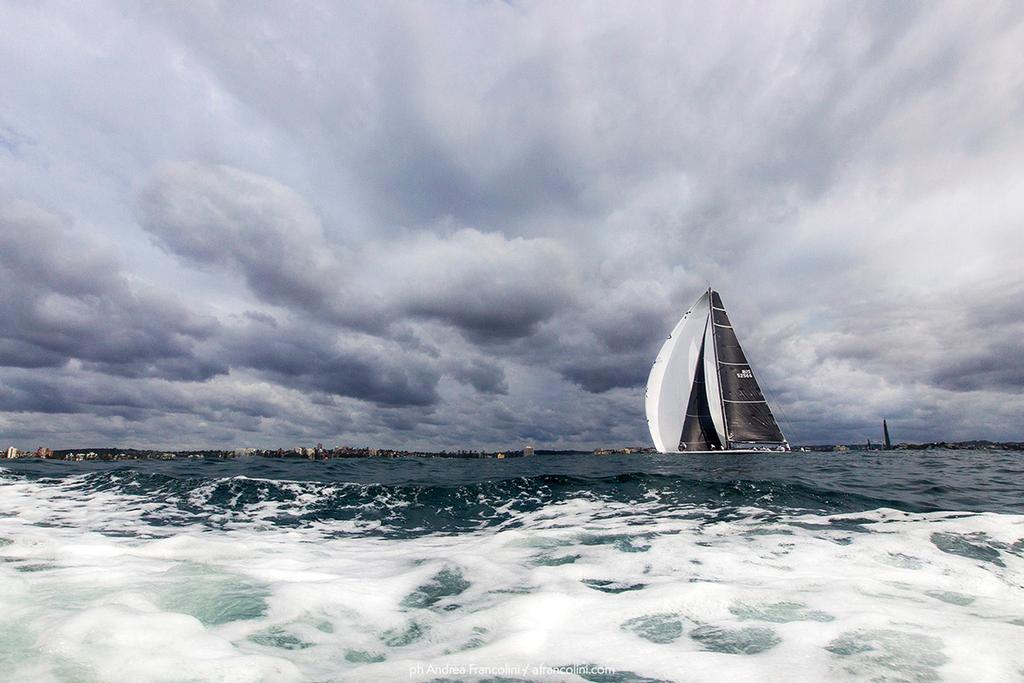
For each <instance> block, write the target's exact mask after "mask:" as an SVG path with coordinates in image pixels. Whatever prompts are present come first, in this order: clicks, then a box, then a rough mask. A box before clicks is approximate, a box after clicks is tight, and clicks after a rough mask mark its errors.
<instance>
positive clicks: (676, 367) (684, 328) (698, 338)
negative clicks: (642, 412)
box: [645, 292, 711, 453]
mask: <svg viewBox="0 0 1024 683" xmlns="http://www.w3.org/2000/svg"><path fill="white" fill-rule="evenodd" d="M710 314H711V298H710V293H709V292H705V293H704V294H703V295H702V296H701V297H700V298H699V299H697V303H695V304H694V305H693V308H691V309H690V310H689V311H687V312H686V314H685V315H684V316H683V317H682V319H680V321H679V322H678V323H677V324H676V326H675V328H674V329H673V330H672V334H670V335H669V337H668V339H667V340H666V341H665V343H664V344H663V345H662V347H661V351H659V352H658V357H657V358H656V359H655V361H654V365H653V366H652V367H651V374H650V376H649V377H648V379H647V395H646V399H645V408H646V412H647V427H648V429H650V431H651V439H652V440H653V441H654V447H655V448H656V449H657V450H658V451H660V452H662V453H665V452H668V451H675V450H678V449H679V443H680V441H681V440H682V433H683V422H684V420H685V417H686V413H687V409H688V408H689V406H690V395H691V390H692V388H693V383H694V382H693V381H694V379H695V377H696V374H697V365H698V361H699V360H700V359H701V355H700V352H701V349H702V348H703V346H704V336H705V330H706V329H707V328H708V318H709V316H710Z"/></svg>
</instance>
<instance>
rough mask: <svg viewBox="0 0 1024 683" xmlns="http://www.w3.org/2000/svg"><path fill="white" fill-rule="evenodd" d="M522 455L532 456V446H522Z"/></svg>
mask: <svg viewBox="0 0 1024 683" xmlns="http://www.w3.org/2000/svg"><path fill="white" fill-rule="evenodd" d="M523 455H524V456H527V455H533V446H523Z"/></svg>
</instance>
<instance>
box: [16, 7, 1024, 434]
mask: <svg viewBox="0 0 1024 683" xmlns="http://www.w3.org/2000/svg"><path fill="white" fill-rule="evenodd" d="M1021 45H1024V6H1022V5H1021V4H1019V3H1006V4H1002V3H983V4H977V3H966V2H964V3H956V4H941V3H912V2H901V3H882V2H872V3H854V2H844V3H820V2H805V3H788V4H787V3H771V4H764V3H711V4H709V3H698V2H694V3H681V2H668V3H665V4H658V3H655V2H645V3H641V4H639V5H638V4H636V3H622V2H608V3H597V2H587V3H577V4H573V3H547V2H541V3H530V2H525V3H524V2H506V3H500V2H493V3H491V2H435V3H424V2H401V3H389V2H381V3H378V2H372V3H370V2H367V3H354V2H353V3H323V4H320V5H313V4H309V3H302V4H291V3H281V2H268V3H263V4H261V3H240V2H231V3H223V4H221V3H217V2H213V1H208V2H189V3H125V4H115V3H110V4H103V3H71V2H69V3H55V4H48V3H34V2H32V3H29V2H20V1H18V0H13V1H11V2H3V3H0V73H2V74H3V78H2V85H0V442H3V443H2V444H0V445H6V443H12V444H15V445H18V446H20V447H23V448H27V447H33V448H34V447H35V446H37V445H41V444H45V445H50V446H53V447H67V446H72V445H106V444H120V445H125V446H153V447H200V446H210V447H219V446H226V445H233V446H267V447H277V446H279V445H280V446H289V445H295V444H310V443H315V442H316V441H323V442H324V443H327V444H332V445H334V444H341V443H348V444H375V445H380V446H385V447H396V448H402V447H426V448H459V447H465V448H483V447H519V446H521V445H522V444H524V443H535V444H537V445H538V446H562V447H593V446H596V445H613V444H625V443H647V442H648V441H649V437H648V435H647V430H646V424H645V420H644V414H643V385H644V383H645V382H646V379H647V373H648V370H649V367H650V363H651V361H652V360H653V358H654V356H655V354H656V353H657V350H658V348H659V347H660V345H661V343H662V341H663V339H664V337H665V334H666V333H667V332H668V330H669V329H671V327H672V326H673V325H674V324H675V322H676V320H677V318H678V317H679V316H680V315H681V314H682V313H683V312H684V311H685V310H686V309H687V308H688V307H689V306H690V304H691V303H692V302H693V301H694V300H695V299H696V298H697V296H698V295H699V294H700V292H701V290H702V289H703V288H704V287H706V283H708V282H710V283H712V284H713V285H714V286H715V288H716V289H718V290H719V291H720V292H721V293H722V297H723V300H724V302H725V305H726V307H727V308H728V309H729V310H730V313H731V316H732V318H733V321H734V323H735V325H736V328H737V332H738V334H739V336H740V339H741V341H742V342H743V343H744V345H745V347H746V350H747V355H748V356H749V357H750V358H751V361H752V363H753V364H754V369H755V372H756V373H757V374H758V376H759V378H760V380H761V384H762V386H763V387H764V388H765V389H766V393H767V394H768V395H769V398H771V399H772V400H773V402H774V405H775V407H776V413H777V415H778V416H779V418H780V423H781V424H782V427H783V430H784V431H785V432H786V435H787V436H788V437H789V438H790V440H791V441H793V442H795V443H813V442H826V441H836V440H863V439H865V438H868V437H871V438H873V439H877V438H879V437H880V422H881V419H882V418H883V417H887V418H888V419H889V422H890V425H891V427H892V431H893V435H894V437H895V438H896V439H898V440H903V439H906V440H925V439H962V438H973V437H990V438H999V439H1011V438H1016V439H1020V438H1024V427H1022V423H1024V397H1022V389H1024V353H1022V348H1024V344H1022V341H1021V340H1022V338H1024V276H1022V275H1021V257H1022V255H1024V51H1022V50H1021V48H1020V46H1021Z"/></svg>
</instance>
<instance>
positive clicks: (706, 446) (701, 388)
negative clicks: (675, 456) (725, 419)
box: [678, 324, 722, 451]
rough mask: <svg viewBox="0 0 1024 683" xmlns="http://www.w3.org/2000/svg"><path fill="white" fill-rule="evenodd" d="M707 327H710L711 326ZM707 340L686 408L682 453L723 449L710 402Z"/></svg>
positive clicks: (698, 359)
mask: <svg viewBox="0 0 1024 683" xmlns="http://www.w3.org/2000/svg"><path fill="white" fill-rule="evenodd" d="M707 327H710V324H708V325H707ZM705 339H706V336H705V337H702V339H701V346H700V352H699V353H698V354H697V364H696V367H695V368H694V377H693V388H692V389H691V391H690V401H689V403H688V404H687V406H686V417H685V418H684V419H683V433H682V435H681V436H680V437H679V448H678V450H680V451H710V450H721V448H722V442H721V441H720V440H719V438H718V431H717V430H716V429H715V423H714V421H713V420H712V417H711V413H712V409H711V405H710V403H709V401H708V391H707V388H708V387H707V384H708V383H707V382H706V381H705V378H706V377H707V376H706V375H705V372H704V370H705V367H706V366H705V363H704V358H705V353H706V349H707V346H706V344H705V341H704V340H705ZM715 408H716V409H717V408H718V405H717V404H715Z"/></svg>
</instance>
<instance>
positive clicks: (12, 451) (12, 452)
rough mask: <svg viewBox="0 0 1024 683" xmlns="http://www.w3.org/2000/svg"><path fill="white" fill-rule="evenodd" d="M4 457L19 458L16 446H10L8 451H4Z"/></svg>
mask: <svg viewBox="0 0 1024 683" xmlns="http://www.w3.org/2000/svg"><path fill="white" fill-rule="evenodd" d="M4 457H5V458H17V457H18V449H17V448H15V447H14V446H8V447H7V450H6V451H4Z"/></svg>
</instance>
